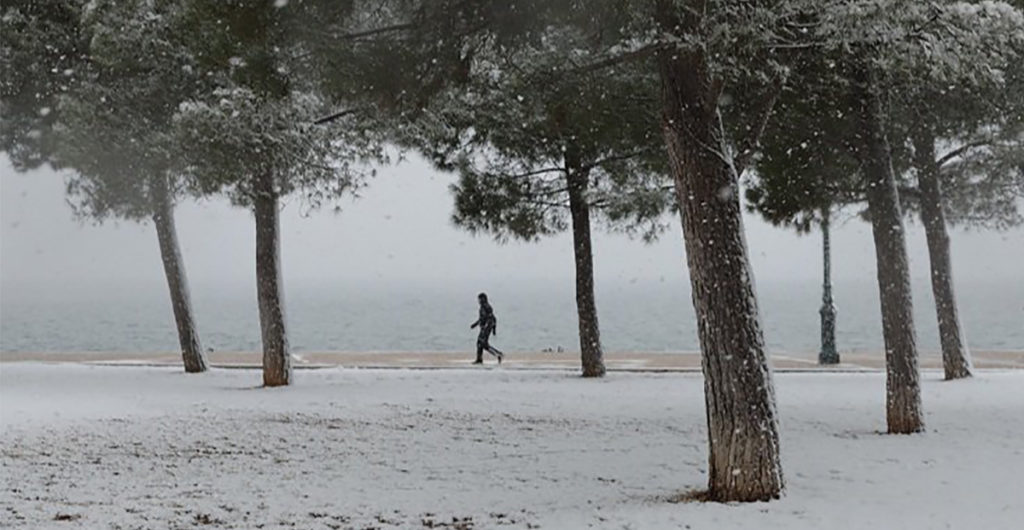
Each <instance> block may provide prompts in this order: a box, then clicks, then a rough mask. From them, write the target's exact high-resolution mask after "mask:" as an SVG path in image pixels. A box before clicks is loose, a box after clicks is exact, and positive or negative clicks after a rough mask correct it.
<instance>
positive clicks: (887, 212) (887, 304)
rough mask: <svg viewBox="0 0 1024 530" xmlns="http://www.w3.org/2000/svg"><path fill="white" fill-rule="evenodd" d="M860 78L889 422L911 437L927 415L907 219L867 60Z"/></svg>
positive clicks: (857, 93) (859, 64) (857, 94)
mask: <svg viewBox="0 0 1024 530" xmlns="http://www.w3.org/2000/svg"><path fill="white" fill-rule="evenodd" d="M855 77H856V78H855V79H854V81H855V83H854V91H855V97H856V103H857V111H858V120H859V125H858V127H859V130H860V139H861V146H860V154H859V157H860V162H861V168H862V171H863V172H864V178H865V181H866V184H867V198H868V211H869V213H870V216H871V231H872V234H873V235H874V240H875V261H876V263H877V267H878V291H879V295H880V296H879V298H880V301H881V306H882V335H883V337H884V338H885V368H886V422H887V424H888V427H889V432H890V433H894V434H906V433H912V432H918V431H921V430H923V429H924V415H923V414H922V412H921V385H920V381H919V374H918V365H917V345H916V340H917V339H916V334H915V332H914V313H913V300H912V298H911V293H910V270H909V267H908V265H907V248H906V241H905V236H904V231H903V216H902V214H901V212H900V202H899V195H898V193H897V189H896V176H895V174H894V173H893V169H892V157H891V154H890V151H889V140H888V138H887V137H886V133H885V123H884V120H883V109H882V96H881V93H880V87H879V86H878V82H877V80H876V78H875V73H874V72H873V70H872V66H871V65H870V64H869V63H868V62H867V61H866V60H863V59H858V62H857V64H856V70H855Z"/></svg>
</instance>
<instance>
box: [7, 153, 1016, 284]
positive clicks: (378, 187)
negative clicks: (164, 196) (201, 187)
mask: <svg viewBox="0 0 1024 530" xmlns="http://www.w3.org/2000/svg"><path fill="white" fill-rule="evenodd" d="M451 181H452V177H451V176H450V175H445V174H440V173H438V172H435V171H433V170H432V169H430V168H429V167H428V166H427V165H426V164H424V163H422V162H419V161H416V160H413V161H411V162H406V163H405V164H403V165H400V166H397V167H390V168H385V169H384V170H383V171H382V172H381V176H380V177H378V178H377V179H376V180H374V181H372V182H371V183H370V186H369V187H368V188H366V189H365V190H364V191H363V194H362V195H363V196H362V198H360V199H358V200H356V201H352V200H346V201H345V202H344V203H343V208H344V210H343V212H342V213H340V214H334V213H333V212H331V211H330V210H329V209H328V210H326V211H319V212H313V213H310V214H308V215H307V216H305V217H303V215H302V211H303V207H302V205H301V204H300V203H299V201H297V200H295V199H292V200H289V202H288V204H287V205H286V206H285V209H284V211H283V214H282V229H283V240H282V252H283V257H282V259H283V265H284V274H285V281H286V284H296V283H307V282H325V281H326V282H346V283H348V282H352V281H365V282H371V283H386V282H389V281H391V282H402V281H462V282H487V281H488V280H493V279H495V278H502V279H505V280H515V279H523V280H530V279H534V278H556V279H557V278H564V279H566V280H569V279H570V278H572V270H573V269H572V249H571V238H570V237H569V236H568V235H565V234H563V235H561V236H558V237H553V238H548V239H545V240H544V241H542V242H540V243H537V244H525V243H511V244H508V245H503V246H499V245H496V244H494V242H493V241H492V240H491V239H490V238H489V237H486V236H479V237H474V236H472V235H470V234H467V233H465V232H463V231H460V230H458V229H457V228H455V227H454V226H452V224H451V222H450V220H449V216H450V213H451V197H450V195H449V192H448V190H447V186H448V184H449V183H450V182H451ZM0 196H2V197H0V220H2V223H0V280H2V285H4V286H8V287H10V286H12V285H13V284H15V283H28V284H37V283H47V284H51V285H55V286H62V285H72V284H74V283H103V284H108V283H115V282H126V283H130V284H132V285H137V284H143V285H152V286H153V287H155V288H162V283H161V282H162V281H163V278H162V271H161V269H160V261H159V254H158V251H157V244H156V238H155V236H154V234H153V228H152V226H151V225H147V226H139V225H135V224H131V223H124V222H121V223H118V224H107V225H104V226H99V227H97V226H92V225H88V224H86V225H83V224H80V223H79V222H77V221H75V220H73V219H72V216H71V211H70V208H69V207H68V205H67V204H66V203H65V202H64V197H63V179H62V177H61V176H60V175H58V174H55V173H54V172H52V171H49V170H39V171H34V172H30V173H27V174H17V173H15V172H14V171H13V170H12V169H11V167H10V165H9V163H8V162H7V160H6V159H5V158H4V159H3V160H2V162H0ZM177 215H178V217H177V221H178V229H179V237H180V240H181V243H182V248H183V254H184V256H185V260H186V265H187V267H188V274H189V276H190V280H191V281H192V283H194V284H199V285H209V284H212V283H219V282H247V283H251V282H253V281H254V275H255V274H254V271H253V269H254V266H253V254H254V249H253V245H254V243H253V241H254V235H253V223H252V219H251V215H250V214H249V213H248V212H247V211H245V210H242V209H238V208H232V207H231V206H229V205H228V204H227V203H226V202H224V201H220V200H212V201H204V202H201V203H198V204H197V203H194V202H186V203H184V204H182V205H181V207H180V208H179V209H178V214H177ZM909 228H910V230H909V245H910V248H909V249H910V254H911V261H912V267H913V270H912V273H913V275H914V277H915V279H917V280H919V281H920V280H922V279H926V278H927V252H926V248H925V245H924V234H923V231H922V230H921V228H920V226H919V225H911V226H910V227H909ZM746 229H747V241H748V244H749V246H750V254H751V259H752V261H753V266H754V271H755V275H756V277H757V279H758V281H760V282H765V281H768V282H775V281H779V280H802V281H807V282H814V283H817V282H819V281H820V240H819V235H818V234H812V235H810V236H803V237H800V236H797V235H795V234H793V233H792V232H791V231H788V230H783V229H778V228H774V227H771V226H769V225H767V224H766V223H764V222H762V221H760V220H759V219H757V218H755V217H754V216H749V215H748V216H747V219H746ZM834 241H835V244H834V248H835V258H834V259H835V265H834V269H835V276H836V280H837V281H846V280H851V279H855V280H862V281H863V280H867V281H872V279H873V277H874V251H873V248H872V244H871V233H870V228H869V227H868V225H867V224H865V223H863V222H861V221H859V220H850V221H847V222H846V223H845V224H843V225H842V226H840V227H838V229H837V231H836V234H835V236H834ZM594 250H595V274H596V276H597V281H598V282H601V281H609V280H620V281H630V280H634V279H636V280H639V281H644V280H658V279H661V278H664V279H665V280H668V281H671V280H675V281H683V280H685V278H686V276H685V263H684V255H683V245H682V239H681V234H680V228H679V226H678V223H676V222H673V223H672V225H671V228H670V230H669V231H668V232H666V233H665V235H664V236H663V237H662V239H661V240H660V241H658V242H657V243H655V244H652V245H644V244H643V243H641V242H639V241H633V240H630V239H629V238H627V237H625V236H622V235H606V234H603V233H598V234H596V235H595V242H594ZM953 252H954V254H953V259H954V267H955V273H956V276H957V279H958V281H960V282H971V281H978V280H996V279H998V280H1010V281H1015V282H1021V281H1024V273H1022V272H1021V270H1022V269H1024V268H1022V266H1021V263H1024V230H1021V229H1016V230H1013V231H1010V232H1006V233H993V232H964V231H960V230H957V231H954V233H953Z"/></svg>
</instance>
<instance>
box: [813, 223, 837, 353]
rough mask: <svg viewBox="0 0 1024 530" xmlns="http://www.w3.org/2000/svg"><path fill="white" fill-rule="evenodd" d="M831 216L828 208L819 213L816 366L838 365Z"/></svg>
mask: <svg viewBox="0 0 1024 530" xmlns="http://www.w3.org/2000/svg"><path fill="white" fill-rule="evenodd" d="M830 218H831V214H830V212H829V209H828V208H825V209H823V210H822V212H821V254H822V260H821V267H822V274H821V277H822V281H821V309H820V310H819V311H818V313H820V314H821V351H820V352H818V364H839V351H838V350H836V305H835V303H834V302H833V301H832V240H831V237H830V236H831V219H830Z"/></svg>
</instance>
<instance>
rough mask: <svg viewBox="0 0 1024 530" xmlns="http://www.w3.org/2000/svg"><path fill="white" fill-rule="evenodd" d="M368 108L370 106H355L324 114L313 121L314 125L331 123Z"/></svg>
mask: <svg viewBox="0 0 1024 530" xmlns="http://www.w3.org/2000/svg"><path fill="white" fill-rule="evenodd" d="M367 108H369V107H355V108H352V109H345V110H342V111H338V112H335V113H334V114H331V115H328V116H324V117H323V118H319V119H317V120H316V121H314V122H313V125H323V124H325V123H330V122H332V121H335V120H338V119H341V118H344V117H345V116H349V115H352V114H355V113H357V112H359V111H362V110H366V109H367Z"/></svg>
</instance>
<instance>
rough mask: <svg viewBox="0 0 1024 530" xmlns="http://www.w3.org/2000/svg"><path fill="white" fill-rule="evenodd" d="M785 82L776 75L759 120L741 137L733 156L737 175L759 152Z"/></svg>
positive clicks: (741, 172) (759, 114) (740, 173)
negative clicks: (758, 148) (758, 149)
mask: <svg viewBox="0 0 1024 530" xmlns="http://www.w3.org/2000/svg"><path fill="white" fill-rule="evenodd" d="M783 84H784V81H783V79H782V77H781V76H776V77H775V82H773V83H772V87H771V90H770V91H769V92H768V97H766V98H765V99H764V103H763V106H762V107H761V110H760V112H759V113H758V117H757V121H756V122H754V126H753V127H752V128H750V129H748V131H747V134H746V136H744V137H743V138H740V141H739V144H738V146H737V147H738V150H737V153H736V156H734V157H733V168H734V169H735V171H736V175H742V174H743V171H745V170H746V168H747V165H749V164H750V160H751V158H753V156H754V153H755V152H757V146H758V144H759V143H760V141H761V136H762V135H763V134H764V131H765V129H766V128H767V127H768V119H769V118H771V115H772V110H774V109H775V102H776V101H778V100H779V95H780V94H781V93H782V85H783Z"/></svg>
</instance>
